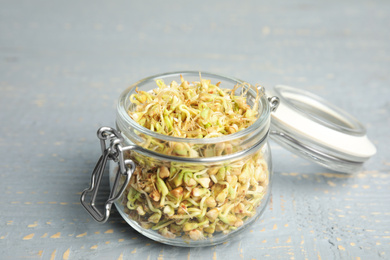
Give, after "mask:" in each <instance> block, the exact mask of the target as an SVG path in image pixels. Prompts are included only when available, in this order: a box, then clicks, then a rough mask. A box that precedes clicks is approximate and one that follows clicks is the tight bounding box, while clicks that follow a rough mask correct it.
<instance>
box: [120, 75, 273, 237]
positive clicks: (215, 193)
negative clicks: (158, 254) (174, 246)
mask: <svg viewBox="0 0 390 260" xmlns="http://www.w3.org/2000/svg"><path fill="white" fill-rule="evenodd" d="M156 85H157V87H156V88H155V89H153V90H152V91H149V92H145V91H139V90H138V89H136V93H134V94H132V95H131V96H130V98H129V99H130V102H131V103H132V105H131V106H130V108H129V110H128V114H129V116H130V117H131V118H132V119H133V120H134V121H136V122H137V123H138V124H140V125H141V126H143V127H145V128H147V129H149V130H151V131H154V132H156V133H160V134H164V135H170V136H174V137H181V138H214V137H220V136H224V135H229V134H233V133H236V132H239V131H241V130H243V129H245V128H247V127H248V126H250V125H251V124H252V123H253V122H255V120H256V119H257V117H258V112H257V111H258V101H259V98H260V94H259V92H258V88H255V91H256V97H254V98H253V99H252V100H251V104H252V107H251V106H250V105H249V104H248V100H247V94H248V91H249V90H250V89H251V88H252V89H253V87H251V86H250V85H249V84H247V83H243V84H237V85H236V86H234V88H233V89H223V88H222V87H221V86H220V85H221V83H220V82H217V83H215V84H213V83H211V81H210V80H207V79H203V78H201V77H200V78H199V81H196V82H192V83H190V82H188V81H186V80H184V78H183V77H182V76H181V77H180V82H179V83H178V82H175V81H172V82H171V83H170V84H166V83H165V82H164V81H163V80H162V79H158V80H156ZM137 133H138V132H137ZM138 134H139V136H140V137H141V138H143V140H144V142H143V143H141V144H140V145H141V146H143V147H144V148H147V149H150V150H153V151H155V152H158V153H163V154H166V155H172V156H178V157H190V158H191V157H192V158H198V157H213V156H222V155H228V154H232V153H234V152H236V151H238V150H237V149H240V147H239V143H238V144H235V143H234V142H224V143H215V144H191V143H186V142H164V141H161V140H160V139H156V138H154V137H152V136H148V135H143V134H141V133H138ZM126 156H130V157H132V158H133V159H134V160H135V161H136V162H137V164H138V165H139V166H137V168H136V170H135V172H134V174H133V176H132V178H131V180H130V184H129V186H128V188H127V189H126V192H125V196H124V199H123V203H124V205H125V207H126V208H127V210H128V212H129V217H130V218H132V219H134V220H135V221H137V222H138V223H140V225H141V226H142V227H144V228H149V229H152V230H156V231H158V232H159V233H160V234H161V235H162V236H165V237H166V238H169V239H174V238H176V237H182V238H189V239H191V240H200V239H204V238H206V237H211V236H213V235H215V234H217V233H223V234H226V233H228V232H230V231H232V230H236V229H237V228H238V227H240V226H242V225H243V224H244V223H245V221H246V220H247V219H248V218H249V217H252V216H254V215H255V212H256V208H257V207H258V206H259V205H260V204H261V203H262V201H263V198H264V195H265V194H266V192H267V187H268V178H269V174H268V170H267V169H268V167H267V163H266V161H265V160H264V158H263V155H262V152H261V151H258V152H256V153H255V154H251V155H249V156H247V157H245V158H243V159H242V160H236V161H233V162H221V163H219V164H216V165H213V166H207V165H201V164H186V163H180V162H158V161H154V160H152V159H151V158H149V157H147V156H145V155H141V154H138V153H132V154H130V153H128V154H127V155H126Z"/></svg>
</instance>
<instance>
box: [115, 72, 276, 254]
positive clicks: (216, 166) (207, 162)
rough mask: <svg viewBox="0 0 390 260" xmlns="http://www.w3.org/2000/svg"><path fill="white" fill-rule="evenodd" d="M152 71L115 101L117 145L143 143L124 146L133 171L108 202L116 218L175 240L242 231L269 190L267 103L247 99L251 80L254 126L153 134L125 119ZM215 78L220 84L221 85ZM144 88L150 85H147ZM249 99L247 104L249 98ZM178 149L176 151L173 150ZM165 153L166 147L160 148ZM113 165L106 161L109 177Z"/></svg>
mask: <svg viewBox="0 0 390 260" xmlns="http://www.w3.org/2000/svg"><path fill="white" fill-rule="evenodd" d="M179 74H180V75H183V74H184V76H185V77H187V78H188V77H195V76H199V75H196V73H192V72H182V73H173V74H164V75H159V76H156V77H154V78H148V79H145V80H144V81H140V82H138V83H136V84H135V85H133V86H132V87H130V88H129V89H128V90H126V91H125V92H124V93H123V94H122V97H121V99H120V101H119V104H118V115H117V129H118V130H119V131H120V132H121V133H122V135H123V137H124V141H123V143H124V146H125V147H126V146H128V147H142V149H141V148H140V149H137V148H135V149H128V150H126V151H125V152H124V157H125V160H126V159H131V160H132V161H134V162H135V164H136V165H137V166H136V169H135V170H134V172H133V175H132V177H131V179H130V183H129V184H128V185H127V187H126V190H125V192H124V193H123V195H122V197H121V198H120V199H119V200H118V201H116V202H115V205H116V207H117V209H118V211H119V212H120V214H121V215H122V217H123V218H124V219H125V220H126V222H128V223H129V225H130V226H132V227H133V228H134V229H136V230H137V231H139V232H140V233H142V234H143V235H145V236H147V237H149V238H151V239H153V240H155V241H158V242H161V243H165V244H170V245H176V246H192V247H196V246H210V245H214V244H219V243H222V242H224V241H226V240H228V239H230V238H231V237H233V236H236V235H237V234H238V233H239V232H241V231H243V230H245V228H247V227H248V226H250V225H251V224H252V223H253V222H254V221H255V220H256V219H258V218H259V217H260V215H261V214H262V212H263V211H264V209H265V207H266V205H267V202H268V198H269V196H270V192H271V188H270V187H271V182H272V162H271V151H270V148H269V145H268V141H267V139H268V131H269V124H270V116H269V104H268V101H267V99H266V98H265V97H261V98H260V100H257V99H255V98H254V95H255V94H254V93H255V91H253V86H249V87H248V90H247V91H246V92H245V94H246V95H247V100H248V104H249V105H251V106H255V104H254V103H253V102H254V100H256V102H257V101H258V102H259V103H258V104H256V107H257V109H258V119H257V121H256V122H255V123H254V125H252V126H250V127H248V129H245V130H243V131H240V132H239V133H236V134H232V135H228V136H225V137H222V138H207V139H186V138H172V137H168V136H162V135H158V134H155V133H153V132H151V131H148V130H147V129H143V128H142V127H139V126H138V125H137V124H136V123H135V122H133V121H132V120H131V119H129V118H128V117H126V115H127V112H128V111H129V110H131V109H132V107H131V104H129V103H128V99H129V96H130V95H131V94H132V93H134V91H136V90H137V89H138V90H139V89H141V90H142V89H145V90H146V91H147V90H150V88H153V87H152V86H153V82H154V80H156V79H160V78H164V79H165V80H167V79H168V80H174V79H175V78H177V77H178V75H179ZM202 77H207V78H211V79H214V80H218V81H219V82H222V84H224V85H231V87H232V88H233V86H234V84H237V83H240V84H241V83H242V82H241V81H239V80H236V79H231V78H226V77H221V76H218V75H213V74H206V75H205V74H202ZM222 84H221V85H222ZM148 88H149V89H148ZM251 102H252V103H251ZM179 148H180V153H177V154H175V153H172V151H175V149H179ZM167 151H169V152H167ZM116 168H117V165H116V164H115V163H112V164H110V182H111V184H112V180H113V179H114V178H115V175H116V172H117V169H116Z"/></svg>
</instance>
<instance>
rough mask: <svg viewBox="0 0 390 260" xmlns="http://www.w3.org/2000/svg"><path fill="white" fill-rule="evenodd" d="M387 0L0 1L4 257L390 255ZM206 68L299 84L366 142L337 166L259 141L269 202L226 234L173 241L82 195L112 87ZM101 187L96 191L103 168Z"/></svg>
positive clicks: (0, 240) (0, 234)
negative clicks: (267, 157) (145, 232)
mask: <svg viewBox="0 0 390 260" xmlns="http://www.w3.org/2000/svg"><path fill="white" fill-rule="evenodd" d="M389 24H390V2H389V1H350V0H347V1H342V2H340V1H316V2H308V1H303V0H294V1H287V2H285V1H280V0H277V1H271V2H268V3H261V2H260V1H207V3H206V2H204V3H202V2H194V1H192V2H177V1H170V0H168V1H151V2H148V3H146V2H142V1H138V2H137V1H101V0H98V1H94V2H93V3H91V2H88V3H87V2H80V1H65V2H53V1H52V2H50V1H42V0H37V1H9V0H5V1H2V3H1V8H0V93H1V94H0V122H1V124H0V133H1V135H0V158H1V160H0V258H1V259H25V258H32V259H159V260H162V259H213V260H216V259H267V258H268V259H356V260H357V259H390V159H389V158H390V149H389V137H390V136H389V133H390V88H389V85H390V78H389V71H390V44H389V42H390V27H389ZM175 70H203V71H210V72H214V73H221V74H224V75H230V76H234V77H238V78H241V79H244V80H246V81H248V82H251V83H261V84H263V85H264V86H265V87H266V88H269V87H272V86H273V85H276V84H287V85H292V86H296V87H301V88H303V89H306V90H309V91H312V92H314V93H316V94H317V95H320V96H322V97H324V98H326V99H328V100H329V101H330V102H332V103H334V104H337V105H338V106H340V107H341V108H343V109H345V110H347V111H348V112H350V113H351V114H352V115H354V116H356V117H357V118H358V119H360V120H361V121H362V122H363V123H364V124H365V125H366V127H367V131H368V135H369V137H370V138H371V140H373V142H374V143H375V145H376V146H377V148H378V153H377V155H375V156H374V157H373V158H372V159H371V160H369V161H368V162H367V163H366V164H365V166H364V168H363V169H362V170H361V171H359V172H356V173H354V174H350V175H346V174H339V173H335V172H329V171H328V170H326V169H324V168H321V167H320V166H316V165H314V164H312V163H309V162H307V161H305V160H303V159H300V158H299V157H297V156H296V155H293V154H291V153H289V152H287V151H285V150H283V149H282V148H281V147H279V146H278V145H276V144H275V143H273V142H271V147H272V152H273V163H274V180H273V193H272V200H271V202H270V203H269V205H268V208H267V210H266V211H265V213H264V215H263V216H262V218H261V219H260V220H259V221H258V222H256V223H255V224H254V225H253V226H251V227H250V229H249V230H248V231H247V232H245V233H243V234H242V235H240V236H238V237H236V238H235V239H234V240H232V241H229V242H226V243H224V244H221V245H218V246H213V247H205V248H177V247H172V246H166V245H162V244H159V243H157V242H154V241H151V240H149V239H147V238H145V237H143V236H142V235H140V234H139V233H137V232H136V231H134V230H133V229H131V228H130V227H129V226H128V225H127V224H126V223H125V222H124V221H123V220H122V219H121V217H120V215H119V214H118V213H117V212H116V210H115V209H114V210H113V212H112V215H111V217H110V219H109V221H108V223H106V224H104V225H101V224H98V223H95V222H94V221H93V220H92V219H91V218H90V217H89V216H88V215H87V213H86V212H85V210H84V209H83V208H82V207H81V205H80V203H79V197H80V194H81V191H82V190H83V189H84V188H86V187H87V186H88V184H89V180H90V174H91V171H92V169H93V167H94V164H95V163H96V161H97V159H98V156H99V150H100V147H99V143H98V140H97V138H96V135H95V133H96V130H97V128H98V127H99V126H102V125H111V126H113V125H114V121H115V104H116V100H117V97H118V96H119V94H120V93H121V91H122V90H123V89H125V88H126V87H127V86H128V85H129V84H131V83H134V82H135V81H137V80H139V79H141V78H144V77H146V76H150V75H153V74H156V73H162V72H169V71H175ZM104 184H105V185H104V186H103V187H102V188H101V190H100V196H101V198H99V201H103V200H104V198H105V197H106V196H108V193H109V189H108V182H107V179H105V180H104Z"/></svg>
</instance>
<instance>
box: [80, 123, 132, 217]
mask: <svg viewBox="0 0 390 260" xmlns="http://www.w3.org/2000/svg"><path fill="white" fill-rule="evenodd" d="M97 136H98V138H99V139H100V145H101V149H102V155H101V156H100V158H99V160H98V162H97V164H96V166H95V169H94V170H93V172H92V176H91V183H90V186H89V188H87V189H85V190H84V191H83V192H82V193H81V197H80V201H81V205H82V206H83V207H84V208H85V209H86V210H87V211H88V213H89V214H90V215H91V216H92V217H93V218H94V219H95V220H96V221H98V222H102V223H104V222H106V221H107V219H108V218H109V216H110V211H111V206H112V203H114V202H115V201H116V200H117V199H119V198H120V197H121V196H122V194H123V192H124V191H125V189H126V187H127V185H128V183H129V181H130V178H131V175H132V174H133V172H134V170H135V167H136V166H135V163H134V162H133V161H132V160H130V159H127V160H125V159H124V157H123V151H124V149H123V147H122V145H121V144H122V142H123V137H122V135H121V134H120V132H118V131H116V130H115V129H113V128H111V127H101V128H100V129H99V130H98V132H97ZM107 143H108V144H109V145H107ZM108 160H113V161H114V162H117V163H118V171H117V173H116V175H115V180H114V183H113V186H112V188H111V192H110V195H109V197H108V199H107V201H106V203H105V205H104V212H103V213H101V212H100V211H99V210H98V209H97V208H96V206H95V200H96V196H97V192H98V189H99V186H100V182H101V180H102V177H103V173H104V169H105V168H106V164H107V161H108ZM121 176H123V177H124V178H125V180H124V182H123V184H122V186H121V187H120V188H119V189H118V185H119V182H120V179H121ZM89 193H91V198H90V201H89V203H87V202H86V201H85V200H86V196H87V194H89Z"/></svg>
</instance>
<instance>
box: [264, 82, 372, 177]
mask: <svg viewBox="0 0 390 260" xmlns="http://www.w3.org/2000/svg"><path fill="white" fill-rule="evenodd" d="M266 94H267V96H277V97H279V105H278V108H277V109H276V110H275V111H274V112H273V113H272V114H271V115H272V116H271V132H270V133H271V135H270V136H271V138H272V139H273V140H274V141H276V142H277V143H279V144H280V145H281V146H283V147H285V148H287V149H288V150H290V151H292V152H293V153H295V154H297V155H300V156H301V157H304V158H306V159H309V160H311V161H313V162H315V163H318V164H320V165H322V166H324V167H326V168H329V169H332V170H335V171H339V172H349V173H351V172H355V171H356V170H358V169H359V168H360V167H361V166H362V165H363V163H364V162H365V161H367V160H368V159H369V158H370V157H371V156H373V155H374V154H375V153H376V148H375V146H374V145H373V143H372V142H371V141H370V140H369V139H368V137H367V135H366V129H365V127H364V126H363V125H362V124H361V123H360V122H359V121H358V120H357V119H356V118H354V117H353V116H351V115H349V114H348V113H346V112H345V111H343V110H341V109H340V108H338V107H336V106H334V105H332V104H330V103H329V102H327V101H326V100H325V99H323V98H320V97H318V96H316V95H313V94H312V93H310V92H307V91H304V90H301V89H297V88H292V87H290V86H285V85H277V86H275V87H274V89H271V90H268V91H267V93H266Z"/></svg>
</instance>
